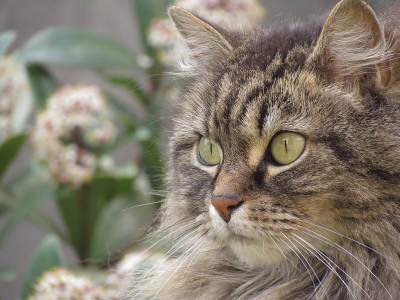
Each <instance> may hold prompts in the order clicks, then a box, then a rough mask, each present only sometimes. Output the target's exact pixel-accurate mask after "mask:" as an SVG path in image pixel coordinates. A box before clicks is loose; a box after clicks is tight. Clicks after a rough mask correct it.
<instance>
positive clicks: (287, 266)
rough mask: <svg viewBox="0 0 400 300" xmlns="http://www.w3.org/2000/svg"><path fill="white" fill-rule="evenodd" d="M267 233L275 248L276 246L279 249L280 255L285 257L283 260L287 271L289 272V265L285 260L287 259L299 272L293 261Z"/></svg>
mask: <svg viewBox="0 0 400 300" xmlns="http://www.w3.org/2000/svg"><path fill="white" fill-rule="evenodd" d="M268 235H269V237H270V238H271V240H272V241H273V242H274V244H275V246H276V248H278V250H279V251H280V252H281V253H282V255H283V256H284V257H285V259H286V260H285V262H286V268H287V270H288V272H289V265H288V264H287V261H289V262H290V263H291V264H292V265H293V267H295V268H296V269H297V271H299V272H300V270H299V268H298V267H297V266H296V265H295V264H294V262H293V261H291V260H290V259H289V258H288V257H287V256H286V255H285V253H283V251H282V249H281V248H280V247H279V246H278V244H277V243H276V242H275V240H274V238H273V236H272V235H271V234H270V233H269V232H268Z"/></svg>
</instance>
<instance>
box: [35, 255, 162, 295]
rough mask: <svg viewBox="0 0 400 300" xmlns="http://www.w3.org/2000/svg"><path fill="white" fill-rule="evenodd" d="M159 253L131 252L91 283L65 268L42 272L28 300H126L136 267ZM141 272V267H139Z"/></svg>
mask: <svg viewBox="0 0 400 300" xmlns="http://www.w3.org/2000/svg"><path fill="white" fill-rule="evenodd" d="M161 259H163V256H162V255H161V254H156V253H151V252H149V251H143V252H131V253H128V254H126V255H125V256H124V258H123V259H122V260H121V261H120V262H118V264H117V265H116V267H115V269H114V270H110V271H109V272H107V273H106V276H105V277H104V280H103V281H102V282H99V285H95V284H94V283H93V281H92V280H91V279H89V278H88V277H83V276H77V275H75V274H73V273H71V272H70V271H68V270H66V269H61V268H56V269H54V270H52V271H48V272H45V273H44V274H43V275H42V276H41V277H40V278H39V279H38V283H37V284H36V285H35V288H34V293H33V295H31V296H30V297H29V298H28V300H53V299H54V300H56V299H57V300H58V299H64V300H122V299H126V296H127V295H128V293H129V290H130V288H131V287H132V284H133V282H134V277H135V274H137V273H138V272H139V270H140V269H144V270H145V269H147V268H150V267H152V266H154V265H155V264H157V263H158V262H159V261H160V260H161ZM142 271H143V270H142Z"/></svg>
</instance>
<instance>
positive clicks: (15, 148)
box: [0, 133, 28, 180]
mask: <svg viewBox="0 0 400 300" xmlns="http://www.w3.org/2000/svg"><path fill="white" fill-rule="evenodd" d="M27 137H28V135H27V134H26V133H21V134H17V135H13V136H10V137H9V138H8V139H6V140H5V141H4V142H3V143H2V144H0V180H1V178H2V177H3V175H4V173H5V172H6V171H7V168H8V167H9V166H10V165H11V163H12V162H13V161H14V159H15V158H16V156H17V155H18V153H19V151H20V150H21V149H22V146H23V145H24V143H25V140H26V138H27Z"/></svg>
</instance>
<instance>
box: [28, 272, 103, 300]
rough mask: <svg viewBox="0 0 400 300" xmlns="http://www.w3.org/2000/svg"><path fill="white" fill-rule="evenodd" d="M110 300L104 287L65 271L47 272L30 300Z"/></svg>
mask: <svg viewBox="0 0 400 300" xmlns="http://www.w3.org/2000/svg"><path fill="white" fill-rule="evenodd" d="M51 299H54V300H55V299H65V300H109V299H110V298H108V297H107V296H106V295H105V290H104V289H103V288H102V287H99V286H95V285H94V284H93V282H92V281H91V280H90V279H88V278H86V277H83V276H77V275H74V274H72V273H71V272H69V271H68V270H65V269H55V270H53V271H49V272H45V273H44V274H43V275H42V276H41V278H40V279H39V281H38V284H37V285H36V286H35V290H34V294H33V295H32V296H30V297H29V298H28V300H51Z"/></svg>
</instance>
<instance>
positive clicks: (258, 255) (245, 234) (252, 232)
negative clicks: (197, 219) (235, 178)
mask: <svg viewBox="0 0 400 300" xmlns="http://www.w3.org/2000/svg"><path fill="white" fill-rule="evenodd" d="M209 216H210V225H211V226H210V228H209V232H210V234H211V236H212V238H213V239H215V240H216V241H217V242H219V243H221V244H222V245H224V246H228V247H229V248H230V249H231V250H232V252H233V253H234V254H235V255H236V256H237V257H238V258H239V260H241V261H243V262H244V263H246V264H247V265H249V266H252V267H257V266H260V265H268V264H274V263H277V262H279V261H280V260H281V259H283V258H284V256H283V255H282V250H281V249H279V248H277V247H276V243H275V242H274V240H275V239H276V236H279V235H280V231H281V230H284V231H287V230H288V227H287V226H286V225H285V223H282V224H280V225H279V224H275V228H272V227H271V226H270V225H265V224H264V226H262V225H261V223H257V222H255V221H254V220H250V218H249V216H248V214H247V212H246V211H245V210H244V209H242V210H237V211H235V212H234V213H233V214H232V217H231V219H230V221H229V222H225V221H224V220H223V218H222V217H221V216H220V215H219V213H218V211H217V210H216V209H215V208H214V207H213V206H212V205H210V207H209ZM278 223H279V222H278Z"/></svg>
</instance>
